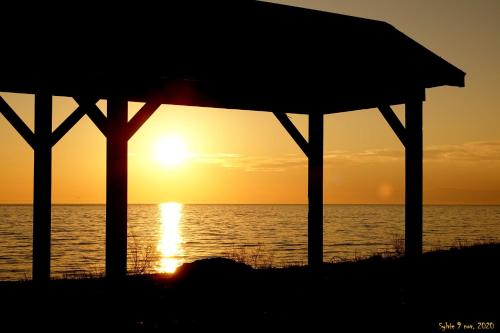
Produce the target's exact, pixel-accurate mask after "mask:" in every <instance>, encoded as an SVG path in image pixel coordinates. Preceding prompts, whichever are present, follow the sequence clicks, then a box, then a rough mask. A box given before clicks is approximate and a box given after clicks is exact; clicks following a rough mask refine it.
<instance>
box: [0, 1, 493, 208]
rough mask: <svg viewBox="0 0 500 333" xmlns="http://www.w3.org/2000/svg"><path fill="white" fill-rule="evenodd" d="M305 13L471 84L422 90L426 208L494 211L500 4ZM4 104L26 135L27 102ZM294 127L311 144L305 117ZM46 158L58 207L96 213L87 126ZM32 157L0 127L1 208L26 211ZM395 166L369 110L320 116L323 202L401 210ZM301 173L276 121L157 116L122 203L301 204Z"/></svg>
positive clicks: (394, 151)
mask: <svg viewBox="0 0 500 333" xmlns="http://www.w3.org/2000/svg"><path fill="white" fill-rule="evenodd" d="M276 2H278V1H276ZM279 2H280V3H287V4H291V5H297V6H303V7H305V6H306V5H305V4H304V3H306V2H305V1H291V0H287V1H279ZM307 7H309V8H315V9H320V10H326V11H332V12H340V13H345V14H350V15H354V16H362V17H368V18H374V19H380V20H384V21H387V22H389V23H391V24H393V25H394V26H396V27H397V28H398V29H400V30H401V31H402V32H404V33H406V34H407V35H409V36H410V37H412V38H414V39H415V40H417V41H418V42H420V43H421V44H423V45H424V46H426V47H427V48H429V49H430V50H432V51H434V52H435V53H437V54H439V55H440V56H442V57H443V58H445V59H446V60H448V61H449V62H451V63H452V64H454V65H456V66H457V67H459V68H461V69H462V70H464V71H465V72H466V73H467V76H466V88H462V89H460V88H450V87H443V88H437V89H431V90H427V101H426V102H425V104H424V149H425V152H424V201H425V203H431V204H448V203H449V204H455V203H470V204H473V203H477V204H500V172H498V170H500V130H499V129H498V126H499V124H500V113H499V112H498V110H499V107H500V98H499V94H498V93H499V92H500V79H499V75H498V74H499V69H500V39H499V38H498V36H500V24H499V23H498V22H497V21H498V20H497V19H498V17H499V14H500V2H498V1H494V0H492V1H487V0H479V1H467V0H457V1H451V0H441V1H435V0H434V1H401V0H397V1H396V0H391V1H389V0H380V1H376V2H374V1H334V0H323V1H321V0H317V1H314V0H310V1H307ZM2 96H3V97H4V98H5V99H6V100H7V101H8V102H9V104H10V105H11V106H12V107H13V108H14V109H15V110H16V112H17V113H18V114H19V115H20V116H21V117H23V119H25V121H26V123H27V124H28V125H29V126H30V127H32V125H33V96H26V95H14V94H2ZM100 105H101V107H102V109H103V110H105V102H101V103H100ZM55 106H56V109H55V111H54V127H55V126H57V124H58V123H60V122H61V121H62V120H63V119H64V117H66V116H67V115H68V114H69V112H71V111H72V110H73V109H74V108H75V107H76V105H75V103H74V102H72V100H71V99H69V98H55ZM138 107H139V105H136V104H131V108H138ZM396 110H397V112H398V114H399V115H400V116H401V111H402V109H401V108H399V107H397V108H396ZM292 120H293V121H294V122H295V124H296V125H297V126H298V127H299V128H300V129H301V131H302V133H303V134H304V136H306V137H307V131H306V127H307V117H306V116H298V115H293V116H292ZM169 135H176V136H177V137H179V138H182V140H184V141H185V144H186V146H187V149H188V151H189V152H190V156H189V158H188V159H187V161H186V162H185V163H184V164H182V165H179V166H176V167H168V166H165V165H162V164H161V163H159V162H158V160H156V159H155V158H154V146H155V144H156V142H158V140H160V139H161V138H162V137H165V136H169ZM53 154H54V156H53V201H54V202H55V203H103V202H104V198H105V188H104V185H105V139H104V137H103V136H102V135H101V134H100V133H99V131H98V130H97V129H95V128H94V126H93V125H92V123H91V122H90V121H89V120H88V119H87V118H86V117H85V118H83V119H82V121H81V122H80V123H79V124H78V125H77V126H76V127H75V128H74V129H73V130H72V131H71V132H70V133H69V134H68V135H67V136H66V137H64V138H63V139H62V140H61V141H60V142H59V143H58V144H57V145H56V147H55V148H54V153H53ZM32 155H33V154H32V151H31V149H30V148H29V147H28V145H27V144H26V143H24V142H23V141H22V139H21V138H20V137H19V136H18V135H17V133H16V132H15V131H14V130H13V129H12V128H11V127H10V125H9V124H8V123H7V121H6V120H5V119H4V118H3V117H1V116H0V156H2V158H1V160H2V162H1V163H0V183H1V184H2V186H1V187H0V203H30V202H31V201H32V191H33V188H32V181H33V166H32V165H33V157H32ZM403 157H404V154H403V149H402V147H401V144H400V143H399V141H398V140H397V138H396V136H395V135H394V134H393V133H392V131H391V130H390V128H389V126H388V125H387V124H386V123H385V121H384V119H383V118H382V117H381V116H380V114H379V113H378V112H377V111H376V110H362V111H356V112H349V113H344V114H335V115H328V116H326V128H325V162H326V164H325V202H326V203H402V202H403V201H404V197H403V193H404V160H403ZM306 167H307V163H306V160H305V158H304V156H302V153H301V151H300V150H299V148H298V147H297V146H296V145H295V143H294V142H293V140H292V139H291V138H290V137H289V136H288V134H287V133H286V132H285V130H284V129H283V128H282V127H281V125H280V124H279V123H278V121H277V120H276V119H275V118H274V116H273V115H272V114H269V113H261V112H252V111H228V110H217V109H202V108H192V107H178V106H175V107H174V106H162V107H161V109H160V110H158V111H157V112H156V114H155V115H154V116H153V117H152V118H151V119H150V120H149V121H148V122H147V123H146V125H145V126H144V127H143V128H142V129H141V130H140V131H139V132H138V133H137V134H136V136H135V137H134V138H133V139H132V140H131V141H130V142H129V201H130V202H131V203H156V202H164V201H180V202H184V203H306V201H307V183H306V182H307V174H306Z"/></svg>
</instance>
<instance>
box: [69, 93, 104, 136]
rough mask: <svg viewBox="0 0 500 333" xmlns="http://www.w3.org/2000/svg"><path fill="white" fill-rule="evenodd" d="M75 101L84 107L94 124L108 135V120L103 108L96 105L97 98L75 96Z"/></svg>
mask: <svg viewBox="0 0 500 333" xmlns="http://www.w3.org/2000/svg"><path fill="white" fill-rule="evenodd" d="M74 99H75V101H76V102H77V103H78V104H79V106H80V107H82V108H83V109H84V111H85V113H86V114H87V116H88V117H89V118H90V120H92V122H93V123H94V125H95V126H96V127H97V128H98V129H99V131H101V133H102V134H103V135H104V136H106V137H107V135H108V130H107V128H108V125H107V123H108V120H107V118H106V116H105V115H104V114H103V113H102V111H101V109H99V108H98V107H97V105H95V103H96V102H95V98H91V99H87V98H81V97H74Z"/></svg>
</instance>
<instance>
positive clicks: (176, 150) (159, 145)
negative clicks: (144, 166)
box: [153, 136, 189, 166]
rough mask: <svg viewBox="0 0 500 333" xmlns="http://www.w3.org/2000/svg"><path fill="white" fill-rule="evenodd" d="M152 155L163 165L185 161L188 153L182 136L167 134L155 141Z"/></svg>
mask: <svg viewBox="0 0 500 333" xmlns="http://www.w3.org/2000/svg"><path fill="white" fill-rule="evenodd" d="M153 156H154V159H155V160H156V161H157V162H158V163H160V164H161V165H163V166H179V165H181V164H183V163H184V162H185V161H186V159H187V158H188V157H189V153H188V150H187V146H186V143H185V142H184V140H183V139H182V138H180V137H178V136H168V137H163V138H161V139H160V140H158V141H157V142H156V144H155V146H154V155H153Z"/></svg>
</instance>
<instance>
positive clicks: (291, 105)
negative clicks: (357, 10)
mask: <svg viewBox="0 0 500 333" xmlns="http://www.w3.org/2000/svg"><path fill="white" fill-rule="evenodd" d="M158 3H160V2H158ZM138 6H139V5H137V4H136V5H135V6H133V7H132V6H129V7H125V5H124V7H120V8H116V11H115V12H110V11H108V10H101V11H91V10H89V11H84V10H80V11H79V12H77V13H75V12H74V10H73V11H70V10H67V11H66V12H62V13H61V11H60V10H59V12H58V13H57V14H56V13H55V12H52V14H46V12H47V11H40V12H39V13H40V14H39V16H31V15H28V14H26V13H25V12H21V11H19V12H16V11H13V12H11V13H9V15H8V16H10V17H11V19H10V20H9V22H6V21H4V22H3V23H1V25H0V28H1V29H2V34H3V35H4V37H3V40H2V43H3V45H2V49H3V52H2V53H1V55H0V68H1V69H0V91H9V92H18V93H36V92H41V91H44V92H49V93H51V94H53V95H60V96H95V97H99V98H110V97H113V96H122V97H126V98H127V99H128V100H130V101H146V100H148V99H150V98H160V99H161V101H162V102H163V103H168V104H182V105H198V106H213V107H222V108H233V109H249V110H262V111H279V112H290V113H310V112H322V113H332V112H340V111H349V110H356V109H363V108H369V107H375V106H377V105H380V104H398V103H402V102H404V101H405V100H406V99H407V98H409V97H411V96H414V95H415V94H422V92H423V90H424V89H425V88H431V87H436V86H442V85H451V86H463V85H464V76H465V73H464V72H462V71H461V70H459V69H458V68H456V67H454V66H453V65H451V64H449V63H448V62H446V61H445V60H443V59H442V58H440V57H438V56H437V55H435V54H434V53H432V52H430V51H429V50H427V49H426V48H424V47H423V46H421V45H419V44H418V43H416V42H415V41H413V40H412V39H410V38H409V37H407V36H405V35H404V34H402V33H401V32H399V31H398V30H396V29H395V28H394V27H392V26H391V25H389V24H387V23H384V22H380V21H374V20H368V19H361V18H356V17H351V16H345V15H339V14H332V13H324V12H319V11H313V10H308V9H302V8H295V7H289V6H283V5H276V4H270V3H265V2H258V1H251V0H238V1H236V0H216V1H213V0H212V1H192V0H189V1H186V0H182V1H168V2H163V3H161V4H158V5H155V6H157V7H152V5H151V4H149V5H148V6H146V5H141V7H138Z"/></svg>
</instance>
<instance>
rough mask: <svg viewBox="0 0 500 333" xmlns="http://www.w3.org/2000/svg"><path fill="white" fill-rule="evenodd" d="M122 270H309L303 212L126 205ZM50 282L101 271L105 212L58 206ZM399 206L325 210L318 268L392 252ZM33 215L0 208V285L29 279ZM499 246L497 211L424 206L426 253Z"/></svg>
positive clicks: (302, 208) (21, 208)
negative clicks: (226, 264)
mask: <svg viewBox="0 0 500 333" xmlns="http://www.w3.org/2000/svg"><path fill="white" fill-rule="evenodd" d="M128 214H129V239H128V244H129V245H128V266H129V267H128V268H129V270H130V271H136V272H137V271H141V270H147V271H149V272H153V271H156V272H172V271H174V270H175V268H176V267H178V266H179V265H181V264H182V263H184V262H190V261H193V260H196V259H201V258H207V257H213V256H221V255H225V256H231V257H233V258H234V257H240V258H241V257H244V258H245V259H246V261H248V262H250V263H253V264H255V265H268V264H272V265H274V266H282V265H288V264H304V263H306V262H307V206H306V205H182V204H178V203H165V204H160V205H130V206H129V212H128ZM52 216H53V217H52V274H53V276H54V277H60V276H64V275H66V274H73V273H75V272H90V273H99V272H102V271H103V269H104V251H105V206H104V205H56V206H54V207H53V213H52ZM403 221H404V206H399V205H394V206H386V205H380V206H379V205H327V206H325V223H324V239H325V241H324V254H325V256H324V257H325V261H330V260H341V259H351V258H353V257H357V256H364V255H370V254H374V253H377V252H381V251H393V249H394V247H393V244H394V239H395V238H397V237H402V235H403V230H404V229H403V225H404V222H403ZM31 237H32V207H31V206H29V205H0V280H15V279H25V278H30V277H31V255H32V238H31ZM498 240H500V206H426V207H425V208H424V246H425V250H430V249H432V248H436V247H448V246H452V245H455V244H457V242H458V241H467V242H477V241H498Z"/></svg>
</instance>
